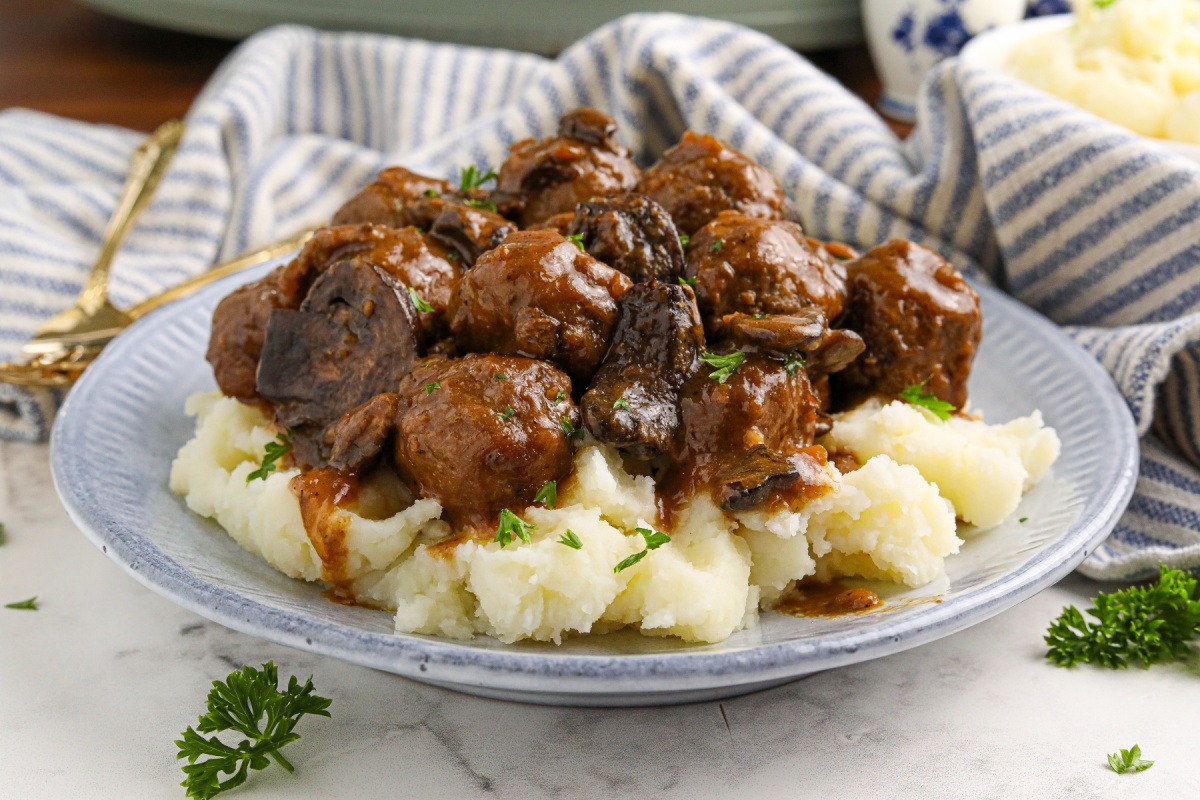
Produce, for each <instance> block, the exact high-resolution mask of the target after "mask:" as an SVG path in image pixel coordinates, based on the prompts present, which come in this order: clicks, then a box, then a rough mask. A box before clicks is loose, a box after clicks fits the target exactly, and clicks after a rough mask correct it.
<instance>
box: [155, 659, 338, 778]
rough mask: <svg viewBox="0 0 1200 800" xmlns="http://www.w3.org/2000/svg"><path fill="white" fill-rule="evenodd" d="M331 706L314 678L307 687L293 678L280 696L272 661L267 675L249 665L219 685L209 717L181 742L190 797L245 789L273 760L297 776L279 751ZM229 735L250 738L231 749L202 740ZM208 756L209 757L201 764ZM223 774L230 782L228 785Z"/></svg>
mask: <svg viewBox="0 0 1200 800" xmlns="http://www.w3.org/2000/svg"><path fill="white" fill-rule="evenodd" d="M331 702H332V701H331V700H329V699H328V698H325V697H321V696H320V695H317V694H313V683H312V678H309V679H308V681H307V682H306V683H305V684H304V686H301V685H300V682H299V681H297V680H296V678H295V677H294V676H293V677H292V678H291V679H290V680H289V681H288V686H287V689H286V690H284V691H282V692H281V691H279V675H278V672H277V670H276V668H275V664H274V663H273V662H270V661H268V662H267V663H266V664H263V665H262V670H261V671H260V670H257V669H255V668H254V667H250V666H244V667H242V668H241V669H240V670H238V671H236V672H233V673H230V675H229V677H228V678H226V679H225V680H224V681H213V688H212V691H210V692H209V693H208V713H207V714H204V715H203V716H201V717H200V720H199V722H198V723H197V724H196V727H194V728H193V727H191V726H189V727H188V729H187V730H185V731H184V732H183V738H182V739H179V740H177V741H176V742H175V746H176V747H178V748H179V753H178V755H176V756H175V758H176V759H181V758H186V759H187V762H188V763H187V766H185V767H183V772H184V774H185V775H186V776H187V777H186V778H185V779H184V781H183V783H182V784H181V785H182V786H183V787H184V788H185V789H187V796H188V797H197V798H200V800H208V798H211V797H216V796H217V795H218V794H220V793H221V792H225V791H228V790H230V789H233V788H234V787H237V786H241V785H242V784H243V783H245V782H246V778H247V777H248V776H249V774H250V770H251V769H266V768H267V767H268V766H270V764H271V761H274V762H275V763H277V764H279V766H281V767H283V768H284V769H286V770H287V771H288V772H295V767H293V766H292V765H291V763H290V762H289V761H288V760H287V759H286V758H284V757H283V754H282V753H280V752H279V751H280V750H281V749H282V748H283V747H284V746H285V745H289V744H291V743H292V742H294V741H296V740H298V739H299V738H300V734H298V733H294V732H293V731H294V729H295V727H296V723H298V722H299V721H300V718H301V717H303V716H304V715H305V714H313V715H314V716H320V717H328V716H329V711H328V708H329V705H330V703H331ZM264 716H265V717H266V724H265V725H263V717H264ZM224 731H236V732H237V733H239V734H241V735H242V736H245V737H246V738H245V739H243V740H242V741H241V742H240V743H239V744H238V745H237V746H236V747H231V746H230V745H227V744H225V743H224V742H222V741H221V740H220V739H219V738H218V737H216V736H210V737H207V738H206V737H205V736H202V735H201V734H205V733H221V732H224ZM204 756H209V758H207V759H205V760H203V761H201V760H200V759H201V758H202V757H204ZM223 774H224V775H229V776H230V777H229V778H227V779H226V780H224V781H222V780H221V775H223Z"/></svg>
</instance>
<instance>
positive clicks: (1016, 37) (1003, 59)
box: [959, 14, 1200, 162]
mask: <svg viewBox="0 0 1200 800" xmlns="http://www.w3.org/2000/svg"><path fill="white" fill-rule="evenodd" d="M1074 22H1075V16H1074V15H1073V14H1058V15H1055V16H1052V17H1040V18H1037V19H1027V20H1025V21H1024V22H1018V23H1017V24H1015V25H1006V26H1004V27H1002V28H996V29H994V30H990V31H988V32H987V33H984V34H981V35H979V36H977V37H975V38H974V39H972V40H971V41H970V42H969V43H968V44H967V46H966V47H964V48H963V51H962V53H961V54H960V56H959V57H960V58H961V59H962V60H963V61H964V62H965V63H968V64H975V65H977V66H981V67H988V68H990V69H994V70H998V71H1000V72H1004V73H1006V74H1011V73H1010V72H1009V70H1008V62H1009V60H1010V59H1011V58H1012V53H1013V50H1015V49H1016V47H1017V45H1018V44H1020V43H1021V42H1024V41H1026V40H1027V39H1030V38H1032V37H1034V36H1040V35H1041V34H1043V33H1050V32H1052V31H1059V30H1063V29H1064V28H1069V27H1070V26H1071V25H1073V24H1074ZM1059 99H1060V100H1062V101H1063V102H1064V103H1069V102H1070V101H1069V100H1066V99H1063V98H1059ZM1143 138H1145V139H1147V140H1148V141H1151V142H1157V143H1158V144H1160V145H1162V146H1163V147H1165V148H1166V149H1168V150H1170V151H1171V152H1173V153H1176V154H1177V155H1181V156H1185V157H1187V158H1190V159H1192V160H1193V161H1197V162H1200V145H1194V144H1185V143H1184V142H1173V141H1170V140H1168V139H1154V138H1151V137H1143Z"/></svg>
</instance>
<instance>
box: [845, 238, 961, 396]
mask: <svg viewBox="0 0 1200 800" xmlns="http://www.w3.org/2000/svg"><path fill="white" fill-rule="evenodd" d="M847 272H848V273H849V277H848V280H847V287H848V296H847V301H846V316H845V318H844V320H843V324H844V325H845V327H847V328H850V329H851V330H853V331H856V332H857V333H858V334H860V335H861V336H862V338H863V340H864V341H865V342H866V345H867V349H866V352H864V353H863V354H862V355H861V356H859V358H858V359H857V360H855V361H854V362H853V363H852V364H850V366H849V367H847V368H846V369H845V370H844V371H842V372H841V373H839V374H837V375H835V376H834V378H833V390H834V400H835V405H839V406H841V407H848V406H850V405H853V404H854V403H856V402H858V401H860V400H862V399H864V398H866V397H868V396H870V395H876V394H877V395H883V396H894V395H898V394H900V393H901V392H903V391H904V389H905V388H906V387H908V386H911V385H916V384H922V383H923V384H924V385H925V387H926V391H929V392H931V393H933V394H935V395H937V396H938V397H939V398H941V399H942V400H945V401H946V402H949V403H953V404H954V406H955V407H957V408H962V407H963V406H964V405H966V402H967V378H968V377H969V376H970V374H971V361H972V360H973V359H974V358H975V350H976V348H977V347H978V346H979V337H980V335H981V334H982V331H983V328H982V323H981V320H980V315H979V296H978V295H977V294H975V290H974V289H972V288H971V287H970V286H968V285H967V282H966V281H964V280H963V277H962V275H960V274H959V273H958V270H956V269H954V267H952V266H950V264H948V263H946V261H945V260H944V259H943V258H942V257H941V256H939V255H938V254H937V253H934V252H933V251H932V250H928V249H926V248H924V247H921V246H920V245H918V244H913V243H912V242H905V241H898V240H897V241H892V242H888V243H887V244H884V245H880V246H879V247H876V248H874V249H873V250H870V251H868V252H867V253H866V254H865V255H864V256H862V257H861V258H860V259H858V260H857V261H852V262H850V263H849V264H848V265H847Z"/></svg>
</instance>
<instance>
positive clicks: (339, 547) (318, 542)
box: [291, 468, 359, 602]
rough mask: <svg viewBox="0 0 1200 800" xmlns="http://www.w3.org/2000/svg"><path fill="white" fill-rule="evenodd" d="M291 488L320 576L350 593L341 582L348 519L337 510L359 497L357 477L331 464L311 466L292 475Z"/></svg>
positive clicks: (346, 593)
mask: <svg viewBox="0 0 1200 800" xmlns="http://www.w3.org/2000/svg"><path fill="white" fill-rule="evenodd" d="M291 489H292V491H293V492H294V493H295V494H296V496H297V497H298V498H299V499H300V518H301V519H303V520H304V530H305V532H306V533H308V540H309V541H310V542H312V546H313V548H314V549H315V550H316V551H317V555H318V556H319V557H320V559H321V577H322V578H323V579H324V580H327V581H329V582H330V583H332V584H334V585H335V587H337V586H339V585H341V589H342V592H341V594H342V595H349V590H348V589H347V588H346V587H345V586H344V584H345V583H346V577H345V575H346V559H347V557H348V556H349V552H348V550H347V549H346V526H347V524H348V523H349V519H348V518H347V517H346V516H344V515H342V514H338V513H336V512H337V511H338V509H340V508H344V507H345V506H347V505H350V504H351V503H353V502H354V501H355V500H356V499H358V490H359V484H358V477H357V476H355V475H347V474H346V473H343V472H339V471H337V470H335V469H330V468H324V469H314V470H309V471H308V472H302V473H300V474H299V475H297V476H296V477H295V478H292V483H291ZM331 599H337V598H331ZM338 602H342V601H341V600H340V599H338Z"/></svg>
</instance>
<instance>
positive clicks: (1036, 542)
mask: <svg viewBox="0 0 1200 800" xmlns="http://www.w3.org/2000/svg"><path fill="white" fill-rule="evenodd" d="M270 266H271V265H267V266H263V267H260V268H257V269H255V270H254V271H251V272H249V273H247V274H244V275H237V276H232V277H230V278H227V279H225V280H224V281H221V282H219V283H216V284H214V285H213V286H211V287H209V288H208V289H206V290H205V291H203V292H201V293H199V294H197V295H195V296H193V297H191V298H189V299H187V300H184V301H181V302H179V303H177V304H175V305H173V306H170V307H168V308H166V309H164V310H162V311H159V312H157V313H155V314H152V315H150V316H149V317H147V318H146V319H144V320H142V321H140V322H138V323H137V324H136V325H134V326H133V327H132V328H131V329H130V330H129V331H128V332H126V333H125V334H124V335H122V336H121V337H119V338H118V339H117V340H116V341H114V342H113V343H112V344H111V345H110V346H109V347H108V348H107V349H106V350H105V351H104V354H103V355H102V356H101V357H100V359H99V360H98V361H97V362H96V363H95V364H94V365H93V366H92V367H91V368H89V369H88V371H87V372H86V373H85V374H84V376H83V379H82V380H81V381H80V382H79V384H78V385H77V386H76V387H75V388H74V389H73V390H72V392H71V394H70V396H69V398H68V399H67V402H66V405H64V407H63V409H62V411H61V413H60V415H59V417H58V421H57V424H56V426H55V428H54V435H53V439H52V441H51V458H52V462H53V469H54V480H55V483H56V484H57V487H58V492H59V494H60V495H61V497H62V499H63V502H64V504H65V505H66V507H67V510H68V511H69V512H70V514H71V517H72V518H73V519H74V520H75V521H76V523H78V525H79V527H80V528H81V529H82V530H83V531H84V533H85V534H86V535H87V536H88V537H89V538H90V539H91V540H92V541H93V542H94V543H95V544H96V545H97V546H98V547H100V548H102V549H103V550H104V552H106V553H107V554H108V556H109V558H111V559H113V560H114V561H116V562H117V563H118V564H120V565H121V566H122V567H124V568H125V569H126V570H128V571H129V572H130V573H131V574H132V575H133V576H134V577H135V578H136V579H138V580H139V581H141V582H142V583H144V584H146V585H147V586H149V587H150V588H151V589H153V590H155V591H157V592H159V593H161V594H163V595H165V596H166V597H169V598H171V599H172V600H174V601H175V602H177V603H179V604H180V605H182V606H184V607H186V608H189V609H191V610H193V611H195V612H196V613H198V614H201V615H202V616H205V617H208V618H209V619H212V620H215V621H216V622H220V623H221V624H223V625H227V626H229V627H231V628H234V629H236V630H240V631H245V632H246V633H250V634H253V635H255V636H261V637H263V638H265V639H270V640H273V641H275V642H279V643H280V644H285V645H288V646H291V647H296V648H300V649H302V650H310V651H313V652H316V653H322V654H325V655H330V656H334V657H336V658H341V659H345V660H346V661H350V662H353V663H356V664H363V665H365V666H369V667H374V668H376V669H381V670H385V671H388V672H394V673H396V674H398V675H404V676H406V677H409V678H413V679H416V680H420V681H426V682H428V683H434V684H438V685H440V686H446V687H449V688H453V689H458V690H461V691H464V692H471V693H474V694H480V695H486V696H489V697H499V698H506V699H512V700H522V701H527V702H536V703H553V704H575V705H611V706H620V705H650V704H661V703H679V702H687V701H693V700H704V699H714V698H720V697H727V696H730V695H736V694H741V693H744V692H750V691H753V690H756V689H762V688H766V687H769V686H774V685H777V684H780V683H784V682H786V681H789V680H793V679H795V678H798V677H800V676H802V675H807V674H809V673H812V672H816V671H819V670H824V669H830V668H833V667H840V666H843V665H846V664H852V663H854V662H857V661H864V660H866V659H871V658H878V657H880V656H886V655H889V654H891V653H896V652H899V651H901V650H906V649H908V648H910V647H915V646H917V645H920V644H924V643H925V642H930V641H933V640H934V639H938V638H940V637H942V636H946V635H948V634H951V633H954V632H955V631H959V630H962V629H963V628H966V627H968V626H970V625H974V624H975V623H977V622H981V621H982V620H985V619H987V618H988V617H991V616H992V615H994V614H998V613H1000V612H1001V611H1003V610H1005V609H1006V608H1009V607H1011V606H1013V605H1015V604H1017V603H1019V602H1020V601H1021V600H1023V599H1025V598H1027V597H1029V596H1030V595H1032V594H1034V593H1035V592H1037V591H1038V590H1039V589H1042V588H1043V587H1045V586H1047V585H1049V584H1052V583H1054V582H1055V581H1057V580H1058V579H1059V578H1061V577H1062V576H1063V575H1065V574H1066V573H1067V572H1069V571H1070V570H1071V569H1072V568H1074V567H1075V566H1076V565H1077V564H1078V563H1079V562H1080V561H1082V560H1083V558H1084V557H1085V556H1086V555H1087V554H1088V553H1089V552H1090V551H1091V549H1092V548H1093V547H1094V546H1095V545H1096V544H1097V543H1098V542H1100V541H1101V540H1102V539H1103V538H1104V537H1105V536H1106V535H1107V533H1108V532H1109V530H1111V529H1112V527H1113V525H1114V524H1115V523H1116V521H1117V518H1118V517H1119V516H1120V514H1121V512H1122V510H1123V509H1124V508H1125V505H1126V503H1128V501H1129V497H1130V494H1131V493H1132V491H1133V485H1134V480H1135V477H1136V469H1137V439H1136V436H1135V434H1134V428H1133V422H1132V420H1131V418H1130V415H1129V411H1128V410H1127V409H1126V407H1125V404H1124V402H1123V401H1122V399H1121V398H1120V396H1119V395H1118V394H1117V392H1116V390H1115V389H1114V388H1113V385H1112V383H1111V382H1110V380H1109V378H1108V375H1107V374H1105V372H1104V371H1103V370H1102V369H1101V368H1100V367H1099V366H1098V365H1097V363H1096V362H1095V361H1094V360H1093V359H1092V358H1091V357H1090V356H1088V355H1087V354H1086V353H1085V352H1084V351H1083V350H1081V349H1080V348H1079V347H1077V346H1076V345H1075V344H1074V343H1072V342H1071V341H1070V340H1069V339H1067V338H1066V337H1065V336H1064V335H1063V334H1062V333H1060V332H1059V331H1058V330H1057V329H1056V328H1055V327H1054V326H1053V325H1051V324H1050V323H1049V322H1047V321H1046V320H1044V319H1043V318H1042V317H1040V316H1038V315H1037V314H1036V313H1034V312H1033V311H1030V310H1029V309H1027V308H1025V307H1023V306H1021V305H1019V304H1017V303H1015V302H1013V301H1012V300H1009V299H1008V298H1006V297H1005V296H1003V295H1002V294H1000V293H999V292H997V291H995V290H993V289H988V288H987V287H981V288H980V295H981V296H982V298H983V314H984V338H983V347H982V349H981V350H980V352H979V357H978V359H977V361H976V366H975V374H974V376H973V377H972V380H971V396H972V404H973V407H974V408H975V409H976V410H982V411H983V412H984V413H985V414H986V416H987V418H988V420H990V421H993V422H995V421H1004V420H1008V419H1011V418H1013V417H1017V416H1021V415H1024V414H1028V413H1029V412H1031V411H1033V410H1034V409H1041V410H1042V413H1043V414H1044V415H1045V417H1046V421H1047V423H1048V424H1050V425H1052V426H1053V427H1054V428H1056V429H1057V431H1058V435H1059V436H1060V437H1061V439H1062V456H1061V458H1060V459H1059V461H1058V463H1057V464H1056V465H1055V466H1054V468H1053V469H1052V470H1051V472H1050V474H1049V475H1048V476H1047V477H1046V478H1045V480H1044V481H1043V482H1042V483H1041V484H1040V485H1039V486H1038V487H1037V488H1036V489H1034V490H1033V491H1032V492H1030V493H1029V494H1028V495H1027V496H1026V497H1025V498H1024V500H1023V501H1022V503H1021V508H1020V511H1019V512H1018V513H1017V514H1014V515H1013V517H1012V518H1011V519H1010V521H1009V522H1006V523H1004V524H1002V525H1000V526H999V527H997V528H994V529H992V530H989V531H987V532H984V533H976V534H972V535H971V536H970V537H969V540H968V542H967V544H966V545H965V546H964V548H963V551H962V552H961V553H960V554H959V555H957V556H954V557H952V558H951V559H949V560H948V562H947V574H946V576H945V578H944V579H942V580H939V581H937V582H935V583H934V584H933V585H931V586H926V587H923V588H922V589H919V590H913V591H894V590H893V591H889V592H885V593H884V596H885V600H886V605H885V607H884V609H883V610H881V611H879V612H877V613H872V614H867V615H864V616H850V617H840V618H795V617H789V616H784V615H781V614H776V613H766V614H764V615H763V618H762V623H761V625H759V626H758V627H756V628H754V629H752V630H746V631H741V632H739V633H737V634H735V635H734V636H732V637H730V638H729V639H728V640H726V641H725V642H722V643H721V644H716V645H705V646H694V645H693V646H689V645H684V644H680V643H678V642H675V641H672V640H668V639H657V638H648V637H642V636H639V635H637V634H634V633H619V634H610V635H606V636H600V637H585V638H577V639H574V640H569V641H567V642H566V643H565V644H563V645H562V646H557V647H556V646H554V645H546V644H532V643H529V644H520V645H515V646H512V645H504V644H502V643H500V642H497V641H494V640H491V639H489V638H486V637H479V638H476V639H475V640H473V641H469V642H460V641H451V640H446V639H437V638H433V637H428V636H416V635H396V634H394V633H393V632H392V620H391V617H390V615H388V614H386V613H383V612H379V611H371V610H368V609H363V608H353V607H347V606H342V605H337V604H335V603H332V602H330V601H328V600H325V599H324V598H323V597H322V596H321V589H320V588H319V587H317V586H314V585H312V584H306V583H302V582H300V581H295V580H291V579H289V578H286V577H284V576H283V575H281V574H279V573H277V572H275V570H273V569H272V568H270V567H269V566H267V564H266V563H265V562H263V561H261V560H259V559H258V558H257V557H256V556H253V555H250V554H249V553H247V552H245V551H243V550H242V549H241V548H239V547H238V546H237V545H236V544H235V543H234V542H233V540H232V539H230V538H229V537H228V536H226V535H225V533H224V532H223V531H222V530H221V529H220V528H219V527H218V526H217V525H216V524H215V523H213V522H211V521H209V520H205V519H201V518H199V517H197V516H195V515H194V514H192V513H190V512H189V511H188V510H187V508H186V507H185V506H184V504H183V502H182V501H181V500H180V499H179V498H178V497H176V496H175V495H174V494H172V493H171V491H170V490H169V489H168V487H167V476H168V472H169V469H170V464H171V460H172V458H173V457H174V455H175V452H176V451H177V450H178V449H179V447H180V445H182V444H183V443H184V442H185V441H186V440H187V439H188V438H189V437H190V436H191V434H192V420H191V419H189V418H188V417H187V416H185V415H184V413H183V403H184V399H185V398H186V397H187V396H188V395H189V394H191V393H192V392H195V391H200V390H208V389H212V388H213V386H214V384H213V380H212V376H211V373H210V372H209V368H208V365H207V364H206V363H205V361H204V350H205V346H206V344H207V341H208V332H209V320H210V317H211V315H212V310H213V308H214V307H215V306H216V304H217V302H218V301H219V300H220V299H221V298H222V297H224V296H225V295H226V294H228V293H229V292H230V291H231V290H232V289H233V288H234V287H235V286H236V285H237V284H239V283H241V282H243V281H246V280H251V279H254V278H257V277H259V276H260V275H262V274H263V273H264V272H265V271H266V270H267V269H269V268H270ZM1019 517H1028V522H1026V523H1025V524H1018V523H1017V518H1019ZM935 601H936V602H935Z"/></svg>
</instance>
